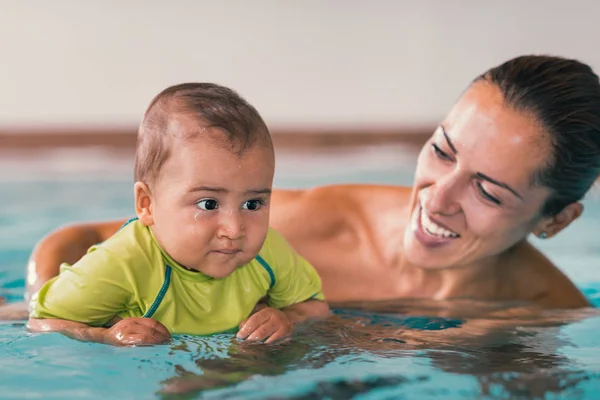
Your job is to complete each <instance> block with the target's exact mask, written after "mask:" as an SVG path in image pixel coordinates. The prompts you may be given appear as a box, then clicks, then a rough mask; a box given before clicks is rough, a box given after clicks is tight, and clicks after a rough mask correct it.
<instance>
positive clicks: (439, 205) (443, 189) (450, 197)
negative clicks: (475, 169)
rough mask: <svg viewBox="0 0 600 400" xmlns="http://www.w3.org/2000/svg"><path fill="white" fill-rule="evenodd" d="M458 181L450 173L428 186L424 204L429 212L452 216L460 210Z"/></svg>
mask: <svg viewBox="0 0 600 400" xmlns="http://www.w3.org/2000/svg"><path fill="white" fill-rule="evenodd" d="M459 185H460V183H459V180H458V179H456V178H455V177H454V176H452V175H448V176H446V177H444V178H442V179H439V180H437V181H436V182H435V183H434V184H433V185H431V186H430V187H429V190H428V195H427V197H426V198H425V201H424V206H425V208H426V209H427V211H428V212H430V213H431V214H438V215H446V216H452V215H454V214H456V213H458V212H460V209H461V207H460V202H459V198H458V194H459V192H460V186H459Z"/></svg>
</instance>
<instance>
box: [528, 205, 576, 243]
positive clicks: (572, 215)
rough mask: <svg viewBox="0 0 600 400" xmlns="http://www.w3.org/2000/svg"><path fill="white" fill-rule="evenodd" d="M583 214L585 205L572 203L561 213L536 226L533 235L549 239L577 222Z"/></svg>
mask: <svg viewBox="0 0 600 400" xmlns="http://www.w3.org/2000/svg"><path fill="white" fill-rule="evenodd" d="M582 212H583V204H581V203H571V204H569V205H568V206H566V207H565V208H563V210H562V211H561V212H559V213H558V214H556V215H554V216H552V217H547V218H543V219H542V220H541V221H540V223H539V224H538V225H537V226H536V228H535V229H534V231H533V233H534V234H535V235H536V236H538V237H540V238H542V239H545V238H549V237H552V236H554V235H556V234H557V233H558V232H560V231H562V230H563V229H565V228H566V227H567V226H569V224H570V223H571V222H573V221H575V220H576V219H577V218H579V216H580V215H581V213H582Z"/></svg>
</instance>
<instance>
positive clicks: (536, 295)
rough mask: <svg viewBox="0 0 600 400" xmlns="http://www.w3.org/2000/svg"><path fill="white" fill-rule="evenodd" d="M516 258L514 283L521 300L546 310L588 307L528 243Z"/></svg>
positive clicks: (568, 280) (581, 297) (579, 295)
mask: <svg viewBox="0 0 600 400" xmlns="http://www.w3.org/2000/svg"><path fill="white" fill-rule="evenodd" d="M516 256H517V259H516V260H515V262H516V263H517V264H518V265H519V268H516V269H515V271H516V272H515V280H516V281H517V287H518V288H519V291H520V292H521V295H522V297H523V298H524V299H525V300H529V301H533V302H534V303H536V304H538V305H541V306H544V307H549V308H579V307H586V306H589V305H590V303H589V301H588V300H587V298H586V297H585V296H584V295H583V293H581V291H580V290H579V289H578V288H577V286H576V285H575V284H574V283H573V282H572V281H571V280H570V279H569V278H568V277H567V275H566V274H565V273H564V272H562V271H561V270H560V268H558V267H557V266H556V265H555V264H554V263H553V262H552V261H551V260H550V259H549V258H548V257H546V256H545V255H544V254H543V253H542V252H541V251H539V250H538V249H537V248H535V247H534V246H533V245H532V244H531V243H525V244H524V245H523V246H521V248H520V249H519V251H518V253H517V254H516Z"/></svg>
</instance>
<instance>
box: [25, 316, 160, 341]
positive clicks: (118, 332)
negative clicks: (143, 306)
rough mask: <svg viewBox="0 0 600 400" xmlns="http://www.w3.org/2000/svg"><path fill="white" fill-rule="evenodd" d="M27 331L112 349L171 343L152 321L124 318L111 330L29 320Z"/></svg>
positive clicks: (59, 322)
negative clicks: (48, 333)
mask: <svg viewBox="0 0 600 400" xmlns="http://www.w3.org/2000/svg"><path fill="white" fill-rule="evenodd" d="M27 329H28V330H30V331H31V332H58V333H62V334H63V335H65V336H67V337H70V338H71V339H75V340H79V341H81V342H94V343H104V344H110V345H112V346H135V345H152V344H160V343H165V342H168V341H169V340H171V334H170V333H169V331H168V330H167V328H165V326H164V325H163V324H161V323H160V322H158V321H157V320H154V319H151V318H126V319H123V320H120V321H119V322H117V323H116V324H115V325H113V326H112V327H110V328H100V327H92V326H88V325H86V324H83V323H81V322H75V321H68V320H64V319H54V318H49V319H37V318H30V319H29V322H28V323H27Z"/></svg>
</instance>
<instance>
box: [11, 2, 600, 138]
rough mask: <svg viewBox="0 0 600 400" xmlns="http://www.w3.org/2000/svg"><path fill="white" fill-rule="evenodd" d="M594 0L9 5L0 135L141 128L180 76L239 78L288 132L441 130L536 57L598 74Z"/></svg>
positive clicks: (230, 81) (242, 88)
mask: <svg viewBox="0 0 600 400" xmlns="http://www.w3.org/2000/svg"><path fill="white" fill-rule="evenodd" d="M598 15H600V2H596V1H594V0H571V1H568V2H566V1H559V0H548V1H543V0H528V1H523V0H522V1H518V0H507V1H502V2H500V1H495V2H485V1H478V0H454V1H443V0H437V1H436V0H421V1H416V0H410V1H409V0H404V1H402V0H396V1H392V0H388V1H383V0H382V1H358V0H329V1H318V0H306V1H280V0H261V1H243V0H229V1H223V2H221V1H199V0H196V1H193V0H175V1H142V0H130V1H116V0H111V1H108V0H107V1H102V2H91V1H77V0H53V1H51V2H48V1H41V0H40V1H32V0H22V1H16V0H15V1H1V2H0V38H1V39H0V132H2V133H4V134H20V133H21V134H25V133H31V132H36V133H40V132H41V133H44V132H56V131H57V130H59V131H60V130H61V129H67V128H69V129H78V130H79V131H80V132H81V133H82V134H83V133H85V132H88V131H91V132H94V129H97V128H101V129H105V130H111V129H120V130H123V129H125V130H135V126H136V124H137V123H138V121H139V119H140V117H141V115H142V113H143V111H144V109H145V107H146V106H147V104H148V103H149V101H150V100H151V98H152V97H153V96H154V95H155V94H156V93H157V92H159V91H160V90H162V89H163V88H164V87H166V86H168V85H171V84H174V83H179V82H182V81H213V82H217V83H220V84H223V85H226V86H230V87H232V88H234V89H236V90H237V91H239V92H240V93H241V94H242V95H243V96H244V97H246V98H247V99H248V100H249V101H250V102H251V103H253V104H254V105H255V106H256V107H257V108H258V109H259V111H260V112H261V113H262V115H263V117H264V118H265V120H266V121H267V123H268V125H269V126H270V127H271V128H272V129H274V130H275V131H276V130H277V129H291V128H293V129H299V131H307V132H308V131H310V130H311V129H317V130H364V129H367V130H368V129H370V130H377V129H386V130H392V131H394V132H396V133H400V134H401V133H402V132H404V131H409V130H413V131H414V130H415V129H422V130H424V131H425V130H427V129H429V128H430V127H431V126H432V125H433V124H435V123H436V121H438V120H439V119H440V118H442V117H443V115H444V114H445V112H446V111H447V110H448V108H449V107H450V106H451V105H452V103H453V101H454V100H455V99H456V98H457V96H459V95H460V93H461V91H462V90H463V89H464V88H465V86H466V85H467V84H468V82H469V81H470V80H471V79H472V78H473V77H475V75H477V74H479V73H480V72H483V71H484V70H485V69H487V68H488V67H490V66H492V65H494V64H497V63H500V62H502V61H504V60H505V59H508V58H509V57H512V56H515V55H518V54H522V53H552V54H560V55H564V56H570V57H576V58H580V59H582V60H584V61H586V62H589V63H590V64H591V65H592V66H593V67H594V68H596V69H599V70H600V51H599V50H600V45H599V44H598V38H599V37H600V23H598Z"/></svg>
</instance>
